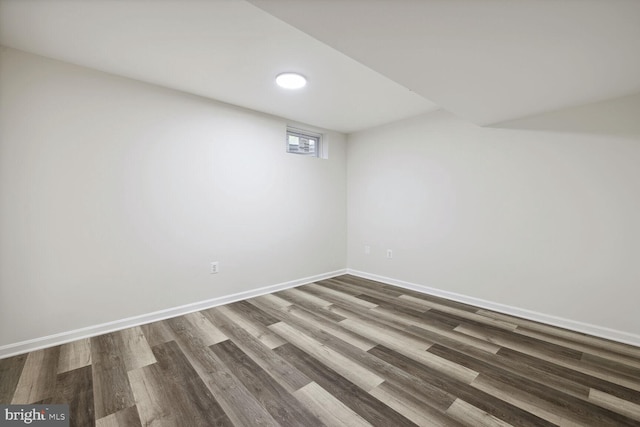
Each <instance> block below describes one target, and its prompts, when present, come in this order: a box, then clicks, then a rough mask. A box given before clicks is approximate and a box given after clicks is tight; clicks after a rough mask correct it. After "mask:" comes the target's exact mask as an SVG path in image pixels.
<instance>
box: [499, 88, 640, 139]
mask: <svg viewBox="0 0 640 427" xmlns="http://www.w3.org/2000/svg"><path fill="white" fill-rule="evenodd" d="M489 127H493V128H499V129H528V130H539V131H551V132H570V133H591V134H602V135H615V136H623V137H635V138H638V139H640V93H638V94H635V95H630V96H625V97H621V98H615V99H611V100H607V101H602V102H597V103H593V104H588V105H583V106H580V107H572V108H566V109H562V110H557V111H552V112H549V113H542V114H539V115H536V116H530V117H527V118H523V119H516V120H509V121H506V122H502V123H497V124H495V125H491V126H489Z"/></svg>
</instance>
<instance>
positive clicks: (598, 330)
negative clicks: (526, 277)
mask: <svg viewBox="0 0 640 427" xmlns="http://www.w3.org/2000/svg"><path fill="white" fill-rule="evenodd" d="M347 274H351V275H353V276H358V277H362V278H364V279H370V280H375V281H377V282H382V283H386V284H388V285H393V286H398V287H400V288H405V289H410V290H412V291H416V292H422V293H425V294H428V295H433V296H436V297H441V298H446V299H449V300H453V301H457V302H461V303H465V304H469V305H474V306H476V307H480V308H484V309H487V310H492V311H496V312H498V313H503V314H508V315H510V316H516V317H521V318H523V319H527V320H533V321H535V322H540V323H544V324H547V325H551V326H557V327H559V328H564V329H568V330H571V331H575V332H580V333H583V334H588V335H593V336H596V337H600V338H605V339H608V340H612V341H616V342H620V343H623V344H630V345H634V346H637V347H640V335H636V334H632V333H629V332H624V331H618V330H615V329H610V328H605V327H602V326H597V325H592V324H589V323H584V322H579V321H576V320H571V319H565V318H563V317H557V316H552V315H550V314H544V313H540V312H537V311H532V310H527V309H523V308H518V307H513V306H510V305H506V304H500V303H496V302H492V301H487V300H484V299H480V298H475V297H470V296H467V295H462V294H458V293H455V292H449V291H444V290H442V289H437V288H432V287H429V286H424V285H418V284H415V283H410V282H405V281H404V280H398V279H393V278H390V277H385V276H379V275H377V274H372V273H367V272H364V271H358V270H353V269H347Z"/></svg>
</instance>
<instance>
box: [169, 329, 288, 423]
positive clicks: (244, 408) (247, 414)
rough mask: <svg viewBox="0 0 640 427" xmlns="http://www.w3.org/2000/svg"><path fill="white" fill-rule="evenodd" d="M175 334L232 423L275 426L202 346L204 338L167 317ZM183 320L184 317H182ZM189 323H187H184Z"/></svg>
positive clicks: (211, 353) (257, 404) (252, 398)
mask: <svg viewBox="0 0 640 427" xmlns="http://www.w3.org/2000/svg"><path fill="white" fill-rule="evenodd" d="M166 322H167V324H168V325H169V327H170V328H171V329H172V330H173V332H174V334H175V336H176V342H177V343H178V345H179V346H180V349H181V350H182V352H183V353H184V354H185V356H186V357H187V359H188V360H189V363H191V365H192V366H193V368H194V369H195V371H196V372H197V373H198V375H199V376H200V378H202V380H203V382H204V383H205V385H206V386H207V388H208V389H209V391H211V394H212V395H213V396H214V397H215V399H216V400H217V401H218V403H219V404H220V406H221V407H222V408H223V409H224V412H225V413H226V414H227V416H228V417H229V419H230V420H231V422H232V423H233V424H237V425H256V426H277V425H278V423H277V422H276V421H275V420H274V419H273V417H272V416H271V415H270V414H269V413H268V412H267V411H266V409H264V408H263V407H262V406H261V405H260V403H259V402H258V401H257V400H256V399H255V398H254V397H253V396H252V395H251V393H250V392H249V391H248V390H247V389H246V387H244V385H242V383H241V382H240V381H239V380H238V379H237V378H236V377H235V376H234V375H233V374H232V373H231V372H230V371H229V369H228V368H227V367H226V366H225V365H224V363H222V361H221V360H220V358H219V357H218V356H216V354H215V353H214V352H213V351H212V350H211V349H210V348H209V347H207V346H206V345H205V342H206V339H207V338H206V337H203V336H202V334H201V333H200V332H199V331H198V332H196V333H195V334H194V333H193V331H191V330H189V329H188V328H185V327H184V326H185V325H184V324H183V322H180V318H173V319H168V320H166ZM184 322H186V320H184ZM186 323H189V322H186Z"/></svg>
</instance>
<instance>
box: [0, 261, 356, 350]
mask: <svg viewBox="0 0 640 427" xmlns="http://www.w3.org/2000/svg"><path fill="white" fill-rule="evenodd" d="M346 272H347V269H341V270H336V271H332V272H328V273H323V274H317V275H315V276H309V277H304V278H302V279H296V280H291V281H289V282H284V283H278V284H275V285H269V286H264V287H261V288H258V289H252V290H249V291H243V292H238V293H236V294H232V295H226V296H222V297H217V298H211V299H208V300H204V301H198V302H195V303H191V304H185V305H181V306H178V307H172V308H168V309H165V310H159V311H154V312H152V313H147V314H141V315H139V316H133V317H127V318H125V319H120V320H115V321H113V322H107V323H101V324H98V325H93V326H87V327H84V328H80V329H75V330H72V331H67V332H61V333H58V334H54V335H47V336H44V337H40V338H34V339H30V340H25V341H20V342H17V343H13V344H8V345H4V346H0V359H3V358H6V357H10V356H16V355H18V354H23V353H28V352H30V351H34V350H40V349H43V348H47V347H52V346H56V345H60V344H65V343H68V342H71V341H75V340H79V339H82V338H90V337H95V336H97V335H102V334H106V333H109V332H114V331H119V330H122V329H127V328H131V327H134V326H140V325H145V324H147V323H151V322H157V321H158V320H164V319H168V318H171V317H176V316H182V315H183V314H187V313H193V312H195V311H200V310H205V309H207V308H211V307H216V306H218V305H223V304H230V303H232V302H236V301H240V300H244V299H248V298H253V297H257V296H260V295H265V294H270V293H273V292H277V291H281V290H284V289H289V288H294V287H296V286H301V285H306V284H308V283H313V282H317V281H319V280H324V279H330V278H332V277H336V276H340V275H342V274H345V273H346Z"/></svg>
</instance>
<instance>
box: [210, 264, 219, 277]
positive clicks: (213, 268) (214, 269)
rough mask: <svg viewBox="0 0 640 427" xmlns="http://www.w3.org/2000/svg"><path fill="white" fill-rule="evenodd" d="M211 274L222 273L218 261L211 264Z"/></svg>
mask: <svg viewBox="0 0 640 427" xmlns="http://www.w3.org/2000/svg"><path fill="white" fill-rule="evenodd" d="M209 272H210V273H211V274H216V273H218V272H220V267H219V266H218V261H214V262H212V263H211V267H210V271H209Z"/></svg>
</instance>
